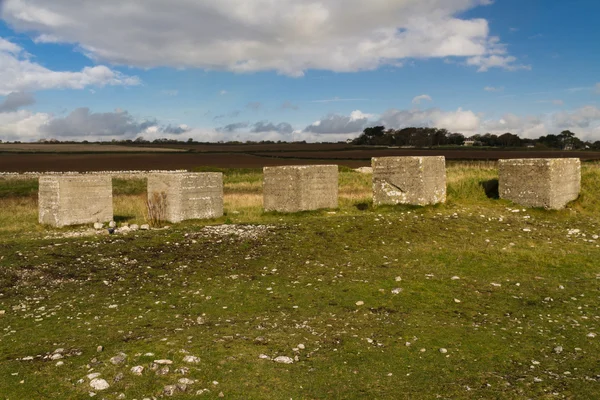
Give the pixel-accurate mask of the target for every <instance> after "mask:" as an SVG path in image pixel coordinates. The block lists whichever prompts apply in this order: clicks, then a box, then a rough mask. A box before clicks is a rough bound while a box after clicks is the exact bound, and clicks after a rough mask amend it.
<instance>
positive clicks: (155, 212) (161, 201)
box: [146, 192, 167, 226]
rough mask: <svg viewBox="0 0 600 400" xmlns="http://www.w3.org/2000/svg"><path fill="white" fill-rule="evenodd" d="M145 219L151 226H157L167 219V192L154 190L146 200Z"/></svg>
mask: <svg viewBox="0 0 600 400" xmlns="http://www.w3.org/2000/svg"><path fill="white" fill-rule="evenodd" d="M146 210H147V214H148V217H147V220H148V223H149V224H150V225H152V226H158V225H159V224H160V222H161V221H166V219H167V194H166V193H165V192H154V193H152V194H151V195H150V196H148V199H147V200H146Z"/></svg>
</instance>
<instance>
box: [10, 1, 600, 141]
mask: <svg viewBox="0 0 600 400" xmlns="http://www.w3.org/2000/svg"><path fill="white" fill-rule="evenodd" d="M0 4H2V6H1V7H2V9H1V11H0V16H1V21H0V139H1V140H21V141H35V140H38V139H41V138H50V137H54V138H61V139H75V140H83V139H87V140H111V139H133V138H136V137H139V136H143V137H145V138H148V139H154V138H159V137H169V138H177V139H182V140H187V138H188V137H193V138H195V139H197V140H204V141H218V140H266V139H269V140H308V141H331V140H333V141H337V140H345V139H346V138H351V137H355V136H357V135H358V134H359V133H360V132H361V131H362V130H363V129H364V128H365V127H367V126H372V125H375V124H383V125H385V126H387V127H390V128H402V127H405V126H437V127H440V128H446V129H449V130H451V131H454V132H462V133H464V134H465V135H472V134H475V133H485V132H492V133H504V132H513V133H516V134H519V135H521V136H524V137H537V136H540V135H543V134H548V133H560V131H562V130H564V129H570V130H572V131H574V132H576V133H577V135H578V136H579V137H581V138H583V139H588V140H600V104H599V101H600V72H599V71H600V53H599V52H598V51H596V49H597V47H598V45H597V44H598V43H600V28H598V26H597V21H596V19H597V15H600V2H597V1H591V0H573V1H569V2H566V1H558V0H544V1H542V0H527V1H522V0H521V1H516V0H496V1H495V2H492V1H490V0H432V1H428V2H421V1H419V0H373V1H370V2H364V1H359V0H346V1H344V2H340V1H337V0H321V1H312V2H310V1H300V0H280V1H278V2H272V1H269V0H220V1H218V2H216V1H209V0H198V1H196V2H189V1H184V0H172V1H170V2H168V4H167V3H166V2H164V1H160V0H145V1H141V0H135V1H134V0H129V1H125V2H124V1H120V0H105V1H103V2H101V3H100V2H76V1H73V0H53V1H52V2H48V1H44V0H4V1H3V2H1V3H0Z"/></svg>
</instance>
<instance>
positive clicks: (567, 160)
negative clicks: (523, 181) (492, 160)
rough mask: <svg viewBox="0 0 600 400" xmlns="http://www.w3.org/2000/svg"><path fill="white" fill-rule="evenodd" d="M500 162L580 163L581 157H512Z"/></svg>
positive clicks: (529, 163)
mask: <svg viewBox="0 0 600 400" xmlns="http://www.w3.org/2000/svg"><path fill="white" fill-rule="evenodd" d="M498 162H499V163H500V164H513V165H539V166H544V165H548V166H550V165H553V164H563V163H574V164H580V163H581V160H580V159H579V158H510V159H502V160H498Z"/></svg>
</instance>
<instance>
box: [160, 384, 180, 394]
mask: <svg viewBox="0 0 600 400" xmlns="http://www.w3.org/2000/svg"><path fill="white" fill-rule="evenodd" d="M175 391H177V386H175V385H167V386H165V387H164V389H163V394H164V395H165V396H173V395H174V394H175Z"/></svg>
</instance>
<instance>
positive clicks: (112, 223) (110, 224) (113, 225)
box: [108, 221, 117, 228]
mask: <svg viewBox="0 0 600 400" xmlns="http://www.w3.org/2000/svg"><path fill="white" fill-rule="evenodd" d="M108 227H109V228H116V227H117V223H116V222H115V221H110V222H109V223H108Z"/></svg>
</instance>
